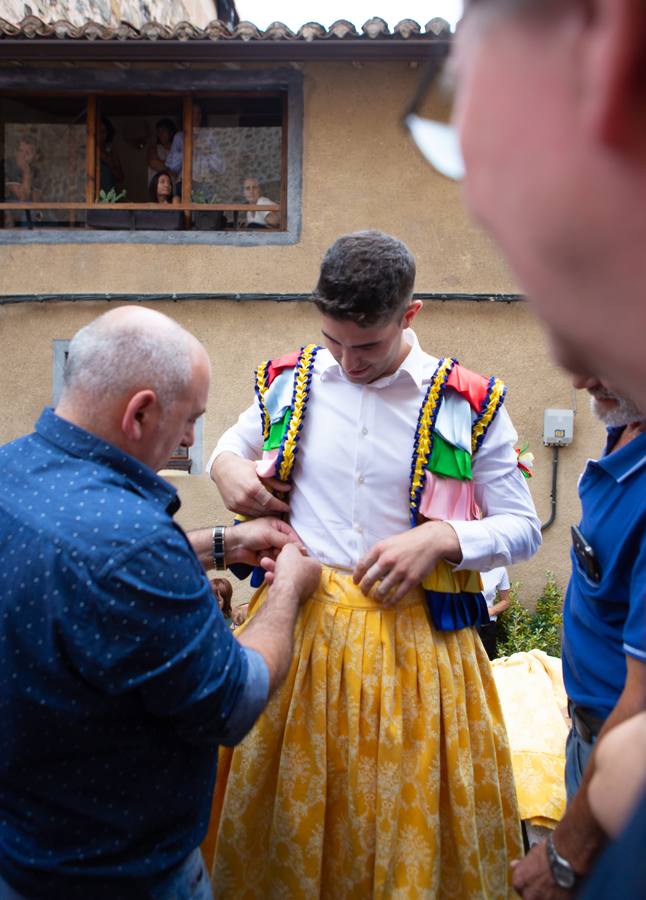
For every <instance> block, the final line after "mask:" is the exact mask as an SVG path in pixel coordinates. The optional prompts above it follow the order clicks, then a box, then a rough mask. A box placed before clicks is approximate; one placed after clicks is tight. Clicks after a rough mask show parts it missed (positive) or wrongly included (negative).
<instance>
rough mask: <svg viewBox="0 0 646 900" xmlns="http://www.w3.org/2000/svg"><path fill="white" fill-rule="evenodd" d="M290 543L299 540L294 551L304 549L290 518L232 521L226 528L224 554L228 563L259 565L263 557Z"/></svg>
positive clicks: (271, 557)
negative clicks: (284, 519)
mask: <svg viewBox="0 0 646 900" xmlns="http://www.w3.org/2000/svg"><path fill="white" fill-rule="evenodd" d="M287 544H296V545H297V547H298V549H295V552H296V553H297V554H298V555H300V552H301V551H304V549H305V548H304V547H303V545H302V543H301V540H300V538H299V536H298V535H297V534H296V532H295V531H294V529H293V528H291V527H290V526H289V525H288V524H287V522H283V521H282V519H276V518H274V517H273V516H265V517H264V518H262V519H252V520H251V521H249V522H241V523H240V524H239V525H235V526H233V525H231V526H230V527H227V528H225V530H224V555H225V558H226V560H227V563H247V564H248V565H251V566H257V565H258V564H259V562H260V560H261V558H262V559H263V560H265V559H270V560H271V559H274V558H275V557H276V556H277V555H278V554H279V553H280V551H281V550H282V549H283V547H285V546H286V545H287Z"/></svg>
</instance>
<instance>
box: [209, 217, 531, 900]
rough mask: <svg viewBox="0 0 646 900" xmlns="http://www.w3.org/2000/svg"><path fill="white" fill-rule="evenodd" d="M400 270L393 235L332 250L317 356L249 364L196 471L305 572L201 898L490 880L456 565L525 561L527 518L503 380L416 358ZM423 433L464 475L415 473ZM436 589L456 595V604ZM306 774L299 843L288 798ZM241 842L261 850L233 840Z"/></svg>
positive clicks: (468, 644)
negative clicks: (295, 617) (296, 623)
mask: <svg viewBox="0 0 646 900" xmlns="http://www.w3.org/2000/svg"><path fill="white" fill-rule="evenodd" d="M414 278H415V262H414V259H413V257H412V255H411V254H410V251H409V250H408V248H407V247H406V246H405V245H404V244H402V243H401V242H400V241H398V240H397V239H395V238H393V237H390V236H388V235H385V234H382V233H381V232H375V231H369V232H359V233H357V234H353V235H346V236H344V237H342V238H340V239H339V240H338V241H336V242H335V244H334V245H333V246H332V247H331V248H330V250H328V252H327V254H326V256H325V258H324V260H323V264H322V269H321V275H320V278H319V282H318V285H317V288H316V290H315V293H314V302H315V304H316V306H317V308H318V309H319V311H320V313H321V331H322V335H323V341H324V344H325V349H322V348H315V347H313V345H310V347H308V348H305V349H304V350H303V351H302V352H301V354H300V355H299V356H298V361H297V362H295V360H294V358H295V357H296V354H293V355H292V357H293V358H290V357H284V358H282V359H278V360H274V361H273V363H272V364H271V365H270V366H265V367H262V366H261V367H260V368H259V374H258V376H257V386H256V387H257V398H256V401H255V402H254V403H253V404H252V405H251V406H250V407H249V408H248V409H247V410H246V411H245V412H243V413H242V415H241V416H240V418H239V420H238V422H237V424H236V425H234V426H233V427H232V428H230V429H229V430H228V431H227V432H226V433H225V434H224V435H223V436H222V438H221V439H220V441H219V442H218V445H217V447H216V449H215V450H214V453H213V455H212V457H211V460H210V463H209V467H210V471H211V476H212V478H213V480H214V481H215V483H216V484H217V486H218V488H219V490H220V492H221V494H222V496H223V499H224V501H225V503H226V505H227V507H228V508H229V509H231V510H232V511H235V512H237V513H240V514H243V515H246V516H259V515H266V514H268V513H270V512H271V513H284V514H289V519H290V522H291V524H292V526H293V527H294V528H295V530H296V531H297V533H298V534H299V536H300V538H301V539H302V541H303V543H304V545H305V546H306V548H307V550H308V552H309V553H310V554H311V555H313V556H315V557H316V558H317V559H318V560H319V561H321V562H322V563H323V564H324V574H323V577H322V580H321V584H320V587H319V591H317V592H315V594H314V595H312V598H311V600H310V602H309V604H306V607H305V609H304V612H303V615H302V617H301V623H300V630H299V632H298V636H297V638H296V641H297V645H298V646H297V649H296V653H295V661H294V663H293V665H292V672H291V675H290V677H289V678H288V680H287V683H286V685H285V688H284V690H283V692H282V695H281V699H280V700H279V701H277V703H276V704H274V706H273V707H271V708H270V709H269V710H268V712H267V716H266V720H265V722H263V723H261V725H260V727H259V728H258V729H255V731H254V733H253V734H252V735H250V738H249V740H247V741H245V743H244V744H243V745H242V747H241V748H240V752H239V753H238V751H236V753H234V754H233V758H232V761H231V766H230V775H229V781H228V784H227V796H226V800H225V802H224V805H223V806H222V805H220V807H219V808H218V809H217V815H216V817H215V818H216V819H219V829H220V830H219V837H218V846H217V854H216V860H215V868H214V888H215V891H216V894H217V891H218V884H226V885H227V886H228V887H227V889H228V890H229V889H232V888H234V893H235V891H239V892H241V893H242V892H244V891H245V890H249V891H250V892H251V893H250V896H262V895H263V893H262V892H263V891H264V890H267V891H268V890H269V888H270V887H271V889H272V890H273V891H277V890H278V888H279V886H280V887H281V888H282V889H285V890H290V889H292V888H290V884H291V882H290V879H291V878H292V877H293V878H294V879H296V880H297V881H298V883H299V884H300V885H301V887H300V888H299V890H300V891H301V893H299V892H298V891H297V893H295V894H291V896H304V897H307V896H315V895H316V896H319V895H320V896H327V893H328V892H330V893H333V892H334V890H335V889H336V891H337V893H338V892H340V894H341V895H343V896H350V894H351V893H352V892H356V891H365V892H366V893H364V894H362V895H365V896H388V897H391V896H399V890H400V889H402V890H403V889H404V887H405V883H407V884H408V886H409V887H411V888H412V889H413V890H414V891H417V892H421V893H425V892H428V895H429V896H430V895H433V896H436V895H438V894H439V895H442V896H448V895H449V894H447V891H448V892H449V893H450V892H451V891H454V892H457V893H455V896H460V897H482V896H492V897H493V896H496V897H501V896H506V895H507V892H508V890H509V871H508V869H509V867H508V862H509V859H512V858H514V855H515V853H516V852H517V849H518V828H517V826H518V822H517V809H516V806H515V799H514V796H513V779H512V775H511V769H510V763H509V756H508V751H507V746H506V735H505V733H504V725H503V724H502V718H501V715H500V709H499V705H498V701H497V696H496V694H495V688H494V686H493V681H492V678H491V673H490V669H489V664H488V661H487V657H486V654H485V652H484V650H483V648H482V645H481V643H480V641H479V639H478V638H477V634H476V629H475V628H474V627H472V626H473V625H475V624H477V623H478V621H479V618H478V617H479V615H480V613H479V611H478V602H477V601H475V600H474V596H475V595H472V594H469V593H468V591H469V587H468V582H469V578H470V575H469V572H473V573H477V572H478V571H480V570H487V569H490V568H492V567H494V566H498V565H506V564H509V563H511V562H516V561H519V560H522V559H527V558H528V557H530V556H531V555H532V554H533V553H534V552H535V551H536V549H537V548H538V546H539V544H540V527H539V522H538V519H537V517H536V512H535V509H534V505H533V502H532V500H531V497H530V494H529V491H528V489H527V485H526V482H525V479H524V478H523V477H522V475H521V473H520V472H519V471H518V469H517V465H516V453H515V450H514V444H515V441H516V433H515V431H514V429H513V426H512V424H511V421H510V419H509V417H508V415H507V413H506V411H505V409H504V407H503V406H502V401H503V399H504V387H502V386H501V385H500V383H499V382H497V380H495V379H490V380H489V381H487V379H483V378H482V377H481V376H478V375H475V374H474V373H469V372H468V371H467V370H464V369H462V367H460V366H454V363H453V361H452V360H451V359H450V358H449V357H447V358H445V359H444V360H438V358H436V357H433V356H431V355H430V354H428V353H425V352H424V351H423V350H422V349H421V347H420V345H419V343H418V341H417V338H416V336H415V334H414V332H413V331H412V330H411V329H410V326H411V324H412V322H413V320H414V318H415V316H416V315H417V314H418V313H419V311H420V309H421V306H422V303H421V302H420V301H418V300H414V299H413V285H414ZM447 373H448V374H447ZM458 373H459V374H458ZM452 379H453V380H452ZM268 382H271V384H269V387H268ZM465 385H466V386H465ZM483 385H484V387H483ZM498 386H500V390H499V388H498ZM485 388H486V390H485ZM496 390H498V394H497V395H496V396H497V397H498V399H497V400H496V397H495V396H494V394H495V392H496ZM478 392H480V393H478ZM476 394H477V395H478V400H477V402H476V400H475V399H474V397H475V395H476ZM467 397H468V398H469V400H470V402H471V406H469V403H468V402H467V400H466V399H465V398H467ZM494 401H495V402H494ZM481 407H482V408H481ZM424 410H426V412H427V413H428V417H427V418H426V419H424V417H423V415H422V413H423V412H424ZM438 410H439V413H438ZM465 410H466V416H467V420H466V439H464V415H465ZM424 422H426V423H427V424H428V432H427V431H426V430H425V428H426V426H425V425H424V424H423V423H424ZM281 423H282V424H281ZM272 429H273V430H272ZM281 429H283V431H282V434H281V433H280V432H281ZM290 429H291V430H290ZM441 432H442V433H441ZM427 433H428V434H430V435H431V437H430V442H431V443H433V442H434V443H435V445H437V447H439V448H440V450H442V448H444V450H443V451H442V452H444V451H445V452H446V454H447V455H448V458H449V462H450V464H451V465H455V464H459V465H458V467H460V466H461V467H462V471H463V472H464V469H465V466H466V469H467V470H468V475H464V474H463V475H462V476H459V477H462V478H463V479H464V480H458V478H456V476H454V475H453V476H450V477H443V475H444V474H446V473H444V472H443V470H442V468H441V465H440V466H439V467H438V465H437V458H436V455H435V451H434V452H433V453H431V451H430V449H429V450H428V454H427V457H428V458H426V457H425V458H424V460H422V463H425V462H428V465H427V467H426V469H427V471H424V472H422V468H423V466H422V468H420V470H419V471H420V472H422V475H421V481H420V478H416V477H415V476H414V473H415V471H416V468H415V467H416V465H418V464H419V465H421V463H420V461H419V455H420V451H419V448H420V447H421V446H423V445H424V440H423V435H424V434H427ZM276 435H277V437H276ZM438 435H440V436H438ZM460 435H462V437H461V436H460ZM273 437H275V438H276V439H275V440H274V443H273V444H272V439H273ZM472 438H473V448H476V447H477V450H476V449H474V450H473V452H471V451H472V440H471V439H472ZM476 438H477V440H476ZM263 445H264V457H265V458H264V459H263V460H262V461H260V457H261V455H263ZM437 447H436V449H437ZM461 447H462V448H466V449H460V448H461ZM427 449H428V448H427ZM440 455H441V454H440ZM411 456H412V469H411ZM467 457H468V460H467ZM471 457H472V458H471ZM443 458H444V457H443ZM456 461H457V463H456ZM471 462H473V468H472V471H471ZM449 468H450V466H449ZM411 471H413V475H411ZM424 475H425V476H426V482H424ZM447 490H448V494H450V497H449V496H448V494H447V493H446V491H447ZM276 494H279V495H280V496H276ZM476 507H477V509H478V510H479V511H481V517H479V518H476V514H475V512H474V511H475V509H476ZM440 510H443V511H442V512H440ZM451 510H453V512H454V515H452V514H451ZM472 512H473V514H471V513H472ZM411 525H413V527H411ZM440 569H441V570H442V572H443V575H442V578H439V577H438V579H436V582H435V583H432V582H433V578H434V573H435V572H436V571H439V570H440ZM476 577H477V575H476ZM429 579H430V581H429ZM422 583H423V584H424V588H427V585H428V584H430V586H431V590H428V589H427V591H426V598H425V597H424V591H422V590H421V588H420V585H421V584H422ZM478 583H479V581H478ZM461 590H462V592H461V593H460V591H461ZM475 590H476V591H478V590H479V588H476V589H475ZM477 596H478V597H480V598H481V595H480V594H478V595H477ZM431 598H432V599H431ZM458 598H459V600H458ZM452 599H455V602H456V606H457V605H459V603H464V604H465V606H464V608H462V607H461V611H460V612H459V613H458V612H456V611H455V610H454V609H453V608H452ZM425 600H426V601H427V602H428V603H429V609H430V612H431V621H429V617H428V613H427V611H426V607H425ZM261 602H262V595H261V596H260V597H259V599H258V601H257V603H261ZM482 602H483V601H482ZM484 615H485V616H486V608H485V614H484ZM461 616H462V619H460V617H461ZM447 622H448V624H447ZM456 622H457V624H456ZM375 634H378V635H379V637H378V638H377V639H376V644H375V645H374V646H373V645H372V644H371V638H370V635H373V637H374V635H375ZM339 648H340V649H339ZM339 653H340V656H339V655H338V654H339ZM411 672H413V673H415V672H416V673H417V675H416V676H414V680H415V685H416V687H415V688H414V690H412V693H410V692H409V691H408V690H407V682H406V679H407V678H408V677H409V675H410V673H411ZM321 685H322V687H321V688H320V686H321ZM319 688H320V689H319ZM311 691H313V693H311ZM393 692H394V693H393ZM387 698H390V701H388V699H387ZM393 698H397V699H396V700H395V699H393ZM390 702H392V704H394V705H393V706H390V705H389V704H390ZM359 707H361V708H360V709H359ZM380 721H381V723H382V724H381V726H380V725H379V722H380ZM297 722H298V723H301V725H303V729H304V730H298V729H296V731H294V730H293V729H294V727H295V723H297ZM375 730H376V731H377V732H378V736H377V737H376V738H374V732H375ZM382 732H383V733H382ZM326 735H327V737H326ZM369 735H372V737H373V738H374V740H372V739H369ZM326 748H327V750H326ZM465 748H467V749H465ZM389 753H394V754H395V756H396V757H397V760H398V763H397V765H396V766H395V770H394V771H393V769H392V766H391V762H392V760H391V761H390V762H389V761H388V757H389ZM464 753H466V756H464V755H463V754H464ZM472 754H473V755H472ZM295 760H297V761H298V762H297V763H295ZM485 760H486V762H485ZM357 761H358V765H359V770H358V772H359V773H360V774H357V772H354V776H353V774H352V773H353V771H354V765H355V763H357ZM221 768H222V770H223V772H224V771H225V768H226V767H225V766H224V765H223V766H222V767H221ZM261 773H262V774H261ZM266 773H269V774H266ZM304 776H305V777H306V778H307V783H308V792H309V796H310V801H309V803H310V805H309V810H310V812H309V813H308V815H309V816H310V817H311V822H310V823H309V824H308V827H307V835H305V831H304V827H303V818H302V816H303V813H302V810H299V809H298V808H297V806H298V804H295V796H296V795H297V794H298V793H299V788H298V785H297V782H298V780H299V778H301V777H304ZM223 778H226V775H225V774H224V775H223ZM221 787H222V785H220V788H221ZM217 793H218V794H220V795H221V793H222V791H221V790H218V792H217ZM340 798H343V800H342V801H341V800H340ZM458 823H459V824H458ZM386 834H387V835H388V837H387V838H386V837H384V835H386ZM406 834H408V838H406ZM256 839H258V840H259V841H260V842H261V843H260V844H259V845H257V844H256V843H255V842H256ZM249 846H261V847H262V852H258V853H254V854H246V853H245V851H244V849H242V850H241V851H238V850H237V849H236V848H237V847H240V848H244V847H247V848H248V847H249ZM285 847H286V848H287V849H288V855H289V873H287V872H286V871H285V870H284V867H283V866H282V863H281V859H282V856H283V854H284V850H285ZM474 848H475V851H474ZM239 852H240V853H242V854H243V856H239ZM250 856H251V857H253V858H250ZM313 860H314V862H313ZM402 867H404V868H405V869H406V873H405V872H404V868H402ZM490 892H491V893H490ZM407 895H408V894H407ZM420 895H421V894H420ZM425 895H426V893H425ZM451 896H453V894H451Z"/></svg>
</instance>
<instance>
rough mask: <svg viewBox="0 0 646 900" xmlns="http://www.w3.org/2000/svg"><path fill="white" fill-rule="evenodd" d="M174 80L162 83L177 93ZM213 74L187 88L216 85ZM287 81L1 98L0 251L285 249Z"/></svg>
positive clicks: (296, 172)
mask: <svg viewBox="0 0 646 900" xmlns="http://www.w3.org/2000/svg"><path fill="white" fill-rule="evenodd" d="M104 74H105V73H104ZM182 74H185V73H177V72H170V71H169V72H168V73H167V78H166V80H167V81H168V82H171V80H173V81H175V80H177V81H178V82H180V84H178V87H181V81H182V80H184V81H185V80H186V79H182V78H181V77H180V78H177V79H176V78H175V76H176V75H182ZM200 74H201V75H205V76H206V75H207V74H208V73H200ZM217 74H218V76H219V77H215V75H213V76H212V77H211V79H209V78H208V77H203V78H201V79H200V78H197V81H200V80H202V81H204V82H205V83H208V81H209V80H211V81H213V80H215V81H220V82H224V84H226V81H227V79H226V77H224V75H223V73H217ZM224 74H225V75H226V74H227V73H224ZM287 74H288V76H289V77H288V78H287V79H284V77H283V78H282V79H281V78H278V79H274V80H273V81H274V83H272V79H265V80H266V82H267V83H266V84H254V83H253V78H250V77H245V78H242V73H241V74H239V75H238V78H237V79H236V80H237V82H238V84H235V85H234V84H232V85H231V87H230V88H229V89H225V88H224V86H223V87H221V88H220V89H217V90H214V89H210V90H209V89H206V86H207V85H206V84H205V89H204V90H197V89H195V88H194V87H193V89H192V90H188V91H181V92H180V91H179V90H178V91H174V92H170V91H164V90H157V91H154V92H150V91H142V90H135V89H133V90H131V91H129V92H127V93H126V92H124V91H115V90H113V91H107V90H106V91H101V92H99V91H98V90H97V91H95V92H83V93H79V92H78V91H77V92H72V90H70V91H69V92H57V93H45V92H41V93H36V92H33V93H30V92H28V91H20V93H18V92H14V93H12V94H9V93H6V94H4V95H3V96H2V97H0V151H1V154H2V160H3V165H2V173H1V174H2V177H1V178H0V206H1V207H2V214H1V215H0V242H5V243H6V242H12V240H15V239H16V238H22V239H24V238H25V237H27V238H28V239H31V240H42V239H47V235H48V233H50V232H51V233H53V232H56V238H57V239H58V240H65V239H68V240H78V239H86V240H87V239H89V240H101V239H104V240H105V239H107V240H110V241H113V240H114V239H115V232H117V233H118V232H122V233H124V234H125V233H127V234H125V237H126V238H127V239H133V238H134V240H137V239H138V238H139V239H140V238H141V237H142V236H141V235H140V234H138V233H140V232H145V233H146V238H147V239H151V237H154V235H153V234H152V233H154V232H181V234H180V235H176V240H187V239H188V241H189V242H195V240H199V241H200V242H205V241H208V240H215V242H222V243H237V242H240V243H259V242H268V243H288V242H293V240H294V239H296V238H297V237H298V234H299V231H300V180H301V176H300V157H301V141H302V137H301V134H300V122H299V116H298V111H299V109H300V91H295V89H294V85H295V84H296V82H295V79H294V75H299V73H287ZM95 75H96V73H95ZM244 75H245V76H250V75H253V73H244ZM54 80H56V79H54ZM63 80H64V79H63ZM94 80H97V79H96V78H95V79H94ZM98 80H101V79H98ZM131 80H132V81H134V83H135V84H136V81H137V79H136V78H134V79H131ZM195 80H196V78H195V77H193V78H192V79H191V80H190V81H191V83H194V82H195ZM240 80H242V82H243V84H240V83H239V82H240ZM285 80H286V81H287V83H283V82H284V81H285ZM108 81H109V79H108ZM245 82H248V83H245ZM250 84H251V85H252V86H253V90H250V89H249V86H250ZM298 87H299V88H300V80H299V81H298ZM293 119H294V120H295V121H292V120H293ZM288 122H289V125H290V127H289V129H288ZM61 232H62V233H61ZM166 238H167V239H168V238H170V235H166ZM122 239H123V238H122Z"/></svg>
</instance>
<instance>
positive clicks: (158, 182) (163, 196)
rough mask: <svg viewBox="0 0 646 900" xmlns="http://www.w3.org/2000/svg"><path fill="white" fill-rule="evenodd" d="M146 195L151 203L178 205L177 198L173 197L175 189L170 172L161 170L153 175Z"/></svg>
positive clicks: (178, 200)
mask: <svg viewBox="0 0 646 900" xmlns="http://www.w3.org/2000/svg"><path fill="white" fill-rule="evenodd" d="M148 195H149V197H150V201H151V203H160V204H168V203H175V204H177V203H179V202H180V199H179V197H177V196H175V188H174V187H173V177H172V175H171V174H170V172H167V171H166V170H163V171H161V172H157V174H156V175H153V178H152V181H151V182H150V186H149V188H148Z"/></svg>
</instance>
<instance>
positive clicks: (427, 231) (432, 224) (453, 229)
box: [0, 62, 515, 294]
mask: <svg viewBox="0 0 646 900" xmlns="http://www.w3.org/2000/svg"><path fill="white" fill-rule="evenodd" d="M304 74H305V80H304V92H305V126H304V128H305V130H304V160H303V170H304V177H303V230H302V240H301V241H300V243H298V244H296V245H293V246H285V247H276V246H266V247H244V248H243V247H223V246H219V247H218V246H214V247H208V246H201V245H200V246H195V245H194V246H174V247H170V246H165V245H163V244H156V245H149V246H145V245H141V244H136V245H135V244H117V245H110V244H100V245H99V244H92V245H87V244H86V245H79V244H77V245H72V244H70V245H67V246H61V247H57V248H56V250H55V251H53V249H52V247H51V246H48V245H40V246H34V245H24V246H12V247H10V248H8V247H7V248H0V261H1V262H2V273H3V284H2V293H4V294H11V293H21V294H22V293H31V292H33V293H52V292H76V293H78V292H82V291H86V292H91V293H96V292H101V291H124V292H129V293H133V292H134V293H138V292H142V293H146V292H148V293H156V292H166V291H180V292H209V291H213V292H214V293H222V292H225V291H232V292H236V293H237V292H242V293H244V292H263V293H264V292H269V293H273V292H276V291H283V292H287V293H294V292H298V291H303V292H308V291H310V290H311V288H312V286H313V284H314V282H315V280H316V273H317V270H318V264H319V261H320V257H321V253H322V251H323V250H324V249H325V248H326V247H327V246H328V245H329V244H330V243H331V242H332V241H333V240H334V239H335V238H336V237H337V236H338V235H339V234H341V233H343V232H345V231H353V230H356V229H360V228H368V227H371V228H381V229H383V230H385V231H390V232H394V233H396V234H397V235H398V236H399V237H401V238H402V239H403V240H404V241H406V242H407V243H408V244H409V245H410V247H411V249H412V250H413V252H414V253H415V255H416V257H417V260H418V264H419V279H418V284H417V289H418V290H420V291H453V292H455V291H476V292H477V291H482V290H485V291H486V290H491V291H501V292H504V291H509V290H515V286H514V284H513V282H512V280H511V278H510V276H509V274H508V273H507V271H506V269H505V267H504V265H503V264H502V262H501V261H500V259H499V257H498V255H497V254H496V253H494V252H493V251H492V249H491V245H490V243H489V241H488V240H487V239H486V238H485V236H484V235H483V234H482V233H481V232H480V231H478V230H477V229H476V228H475V227H474V226H472V225H471V224H470V223H469V222H468V218H467V215H466V213H465V212H464V211H463V209H462V205H461V202H460V196H459V189H458V188H457V187H456V186H455V185H454V184H452V183H450V182H448V181H447V180H446V179H444V178H442V177H441V176H439V175H436V174H435V173H433V172H431V171H430V169H429V168H428V166H427V165H426V164H425V163H424V162H423V161H422V160H421V157H420V156H419V154H418V152H417V151H416V150H415V148H414V147H413V146H412V145H411V143H410V142H409V141H408V139H407V138H406V137H405V135H404V133H403V131H402V130H401V127H400V125H399V117H400V114H401V111H402V109H403V107H404V105H405V103H406V102H407V100H408V98H409V97H410V94H411V92H412V91H413V89H414V86H415V84H416V82H417V78H418V77H419V71H418V70H415V69H411V68H409V66H408V64H407V63H403V62H400V63H383V64H377V63H369V64H366V65H365V66H364V67H363V68H355V67H354V66H353V65H352V64H351V63H349V62H345V63H338V64H331V63H319V64H312V65H307V66H305V69H304Z"/></svg>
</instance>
